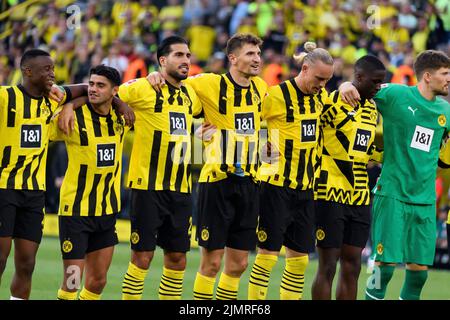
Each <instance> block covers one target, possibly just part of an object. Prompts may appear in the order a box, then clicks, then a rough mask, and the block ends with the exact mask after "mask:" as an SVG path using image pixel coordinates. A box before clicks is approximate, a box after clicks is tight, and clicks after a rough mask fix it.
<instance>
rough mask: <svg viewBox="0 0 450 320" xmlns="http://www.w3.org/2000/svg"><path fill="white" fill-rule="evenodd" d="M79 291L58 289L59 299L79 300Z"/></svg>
mask: <svg viewBox="0 0 450 320" xmlns="http://www.w3.org/2000/svg"><path fill="white" fill-rule="evenodd" d="M77 295H78V291H75V292H68V291H64V290H63V289H59V290H58V296H57V299H58V300H77Z"/></svg>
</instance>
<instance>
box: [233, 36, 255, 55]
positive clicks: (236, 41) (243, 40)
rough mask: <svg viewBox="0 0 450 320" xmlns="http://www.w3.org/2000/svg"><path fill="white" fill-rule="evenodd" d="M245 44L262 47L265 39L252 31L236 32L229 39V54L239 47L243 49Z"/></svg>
mask: <svg viewBox="0 0 450 320" xmlns="http://www.w3.org/2000/svg"><path fill="white" fill-rule="evenodd" d="M245 44H253V45H255V46H258V47H260V46H262V44H263V41H262V40H261V39H260V38H259V37H257V36H255V35H253V34H251V33H236V34H235V35H233V36H232V37H231V38H230V39H228V41H227V48H226V52H227V55H229V54H232V53H233V52H235V51H236V50H237V49H241V48H242V47H243V46H244V45H245Z"/></svg>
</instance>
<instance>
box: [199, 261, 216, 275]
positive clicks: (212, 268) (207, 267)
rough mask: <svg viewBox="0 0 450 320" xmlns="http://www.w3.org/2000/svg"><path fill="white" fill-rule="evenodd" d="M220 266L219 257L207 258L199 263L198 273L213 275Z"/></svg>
mask: <svg viewBox="0 0 450 320" xmlns="http://www.w3.org/2000/svg"><path fill="white" fill-rule="evenodd" d="M220 267H221V260H220V259H214V260H209V261H207V262H203V263H202V264H201V266H200V273H201V274H203V275H205V276H208V277H215V276H216V275H217V274H218V273H219V271H220Z"/></svg>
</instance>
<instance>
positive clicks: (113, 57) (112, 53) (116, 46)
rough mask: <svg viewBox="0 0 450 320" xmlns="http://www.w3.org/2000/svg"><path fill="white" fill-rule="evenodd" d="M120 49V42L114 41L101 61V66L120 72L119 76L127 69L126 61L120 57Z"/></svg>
mask: <svg viewBox="0 0 450 320" xmlns="http://www.w3.org/2000/svg"><path fill="white" fill-rule="evenodd" d="M120 47H121V43H120V41H118V40H116V41H114V42H113V44H112V45H111V48H110V49H109V53H108V55H107V56H106V57H105V58H104V59H103V60H102V64H104V65H106V66H109V67H112V68H116V69H117V70H118V71H119V72H120V74H121V76H123V73H124V72H125V70H126V69H127V68H128V59H127V58H126V57H125V56H124V55H122V53H121V51H120Z"/></svg>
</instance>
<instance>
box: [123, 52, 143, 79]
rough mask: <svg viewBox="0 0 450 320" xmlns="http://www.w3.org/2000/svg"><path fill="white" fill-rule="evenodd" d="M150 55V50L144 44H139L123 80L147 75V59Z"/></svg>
mask: <svg viewBox="0 0 450 320" xmlns="http://www.w3.org/2000/svg"><path fill="white" fill-rule="evenodd" d="M147 57H148V52H147V50H146V49H145V48H144V46H143V45H142V44H140V45H137V46H136V49H135V55H134V59H133V60H130V63H129V64H128V68H127V70H126V71H125V74H124V75H123V79H122V81H123V82H127V81H129V80H132V79H137V78H142V77H146V76H147V74H148V68H147V64H146V63H145V59H146V58H147Z"/></svg>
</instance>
